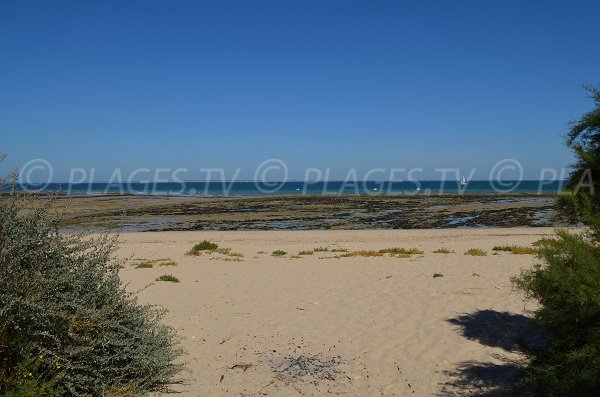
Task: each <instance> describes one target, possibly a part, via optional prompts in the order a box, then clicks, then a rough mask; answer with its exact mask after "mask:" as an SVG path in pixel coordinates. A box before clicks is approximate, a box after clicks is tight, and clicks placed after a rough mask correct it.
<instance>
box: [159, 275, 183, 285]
mask: <svg viewBox="0 0 600 397" xmlns="http://www.w3.org/2000/svg"><path fill="white" fill-rule="evenodd" d="M156 281H170V282H172V283H178V282H179V279H178V278H177V277H175V276H174V275H172V274H163V275H162V276H160V277H157V278H156Z"/></svg>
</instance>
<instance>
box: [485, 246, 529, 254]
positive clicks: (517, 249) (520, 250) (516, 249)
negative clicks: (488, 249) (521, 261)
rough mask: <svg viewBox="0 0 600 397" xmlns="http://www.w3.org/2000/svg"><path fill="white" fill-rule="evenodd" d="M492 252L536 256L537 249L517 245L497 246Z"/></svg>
mask: <svg viewBox="0 0 600 397" xmlns="http://www.w3.org/2000/svg"><path fill="white" fill-rule="evenodd" d="M492 251H504V252H510V253H512V254H515V255H536V254H537V253H538V249H537V248H534V247H524V246H519V245H497V246H495V247H494V248H492Z"/></svg>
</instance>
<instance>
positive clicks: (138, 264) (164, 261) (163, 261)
mask: <svg viewBox="0 0 600 397" xmlns="http://www.w3.org/2000/svg"><path fill="white" fill-rule="evenodd" d="M154 265H158V266H177V263H176V262H175V261H174V260H173V259H171V258H159V259H145V258H139V259H134V260H133V266H134V267H135V268H136V269H151V268H153V267H154Z"/></svg>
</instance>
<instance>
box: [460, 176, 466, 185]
mask: <svg viewBox="0 0 600 397" xmlns="http://www.w3.org/2000/svg"><path fill="white" fill-rule="evenodd" d="M466 184H467V180H466V179H465V177H464V175H463V177H462V179H461V180H460V185H461V186H465V185H466Z"/></svg>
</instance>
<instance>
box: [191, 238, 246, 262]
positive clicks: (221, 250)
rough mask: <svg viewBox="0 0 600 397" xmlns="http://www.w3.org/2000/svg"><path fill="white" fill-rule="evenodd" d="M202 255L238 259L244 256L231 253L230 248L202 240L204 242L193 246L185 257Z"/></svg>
mask: <svg viewBox="0 0 600 397" xmlns="http://www.w3.org/2000/svg"><path fill="white" fill-rule="evenodd" d="M202 253H207V254H221V255H227V256H235V257H240V258H241V257H243V256H244V254H241V253H239V252H234V251H232V249H231V248H226V247H219V245H218V244H216V243H213V242H211V241H208V240H204V241H202V242H200V243H198V244H196V245H194V246H193V247H192V249H191V250H189V251H188V252H187V253H186V255H191V256H198V255H200V254H202Z"/></svg>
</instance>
